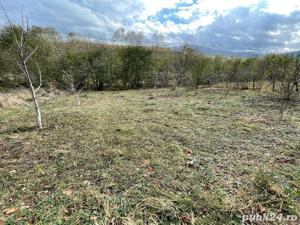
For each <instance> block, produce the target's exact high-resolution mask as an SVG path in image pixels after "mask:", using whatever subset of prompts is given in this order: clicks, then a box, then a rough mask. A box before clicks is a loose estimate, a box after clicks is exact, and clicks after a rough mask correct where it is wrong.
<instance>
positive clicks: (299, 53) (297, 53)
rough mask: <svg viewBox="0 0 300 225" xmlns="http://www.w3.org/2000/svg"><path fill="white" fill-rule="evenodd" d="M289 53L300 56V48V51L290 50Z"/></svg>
mask: <svg viewBox="0 0 300 225" xmlns="http://www.w3.org/2000/svg"><path fill="white" fill-rule="evenodd" d="M289 54H291V55H293V56H298V55H299V56H300V50H299V51H295V52H289Z"/></svg>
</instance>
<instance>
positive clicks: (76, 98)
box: [74, 93, 81, 106]
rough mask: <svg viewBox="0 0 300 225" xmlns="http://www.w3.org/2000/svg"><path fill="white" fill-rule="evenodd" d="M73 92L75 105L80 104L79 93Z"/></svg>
mask: <svg viewBox="0 0 300 225" xmlns="http://www.w3.org/2000/svg"><path fill="white" fill-rule="evenodd" d="M74 94H75V100H76V105H77V106H80V103H81V102H80V97H79V93H74Z"/></svg>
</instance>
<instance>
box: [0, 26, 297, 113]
mask: <svg viewBox="0 0 300 225" xmlns="http://www.w3.org/2000/svg"><path fill="white" fill-rule="evenodd" d="M163 38H164V37H163V36H162V35H160V34H154V35H153V37H152V39H153V42H152V43H153V44H152V45H151V46H150V45H147V46H145V45H144V46H143V45H141V43H142V39H143V35H142V34H141V33H135V32H130V31H125V30H124V29H119V30H117V31H116V32H115V33H114V35H113V37H112V42H115V44H100V43H95V42H91V41H88V40H83V39H81V38H79V37H77V36H76V34H74V33H70V34H68V36H67V37H66V38H61V37H60V35H59V34H58V33H57V32H56V31H55V29H53V28H42V27H37V26H31V27H29V26H25V25H24V22H23V23H22V25H15V24H13V23H9V24H8V25H7V26H5V27H3V29H1V31H0V87H16V86H24V87H29V88H30V89H31V90H32V93H33V95H35V94H36V92H37V91H38V89H39V88H40V87H41V86H43V87H47V86H50V85H54V86H55V87H57V88H61V89H66V90H69V91H71V92H73V93H74V95H75V96H77V104H78V105H79V104H80V100H79V93H80V92H81V91H82V90H121V89H140V88H164V87H172V88H176V87H189V88H198V87H199V86H201V85H206V86H210V87H211V86H212V85H215V84H219V83H222V84H224V85H225V86H226V87H227V88H237V89H250V88H251V89H253V90H260V89H261V87H262V84H264V83H266V82H268V83H270V84H271V87H272V90H273V91H279V92H280V93H281V94H282V99H285V100H288V99H291V97H292V95H293V94H295V93H297V92H298V90H299V87H298V86H299V81H300V56H297V55H291V54H270V55H266V56H264V57H257V58H248V59H243V58H236V57H235V58H234V57H221V56H215V57H212V56H206V55H203V54H200V53H197V52H196V51H194V50H193V49H192V48H190V47H189V46H188V45H183V46H181V48H180V49H173V50H172V49H167V48H163V47H162V45H163V44H162V42H163ZM121 43H123V44H121ZM124 43H126V44H124ZM16 62H17V64H16ZM24 75H25V76H24ZM33 99H35V97H34V96H33ZM283 108H284V104H283Z"/></svg>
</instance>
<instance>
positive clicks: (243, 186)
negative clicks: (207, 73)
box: [0, 89, 300, 225]
mask: <svg viewBox="0 0 300 225" xmlns="http://www.w3.org/2000/svg"><path fill="white" fill-rule="evenodd" d="M42 112H43V116H44V124H45V129H43V130H42V131H37V130H35V129H34V128H33V127H34V120H33V119H34V114H33V112H32V110H31V109H29V108H28V107H22V106H21V107H16V108H7V109H1V110H0V177H1V180H0V209H1V210H3V209H7V208H17V209H18V211H17V212H15V213H13V214H12V215H9V216H8V215H4V214H3V215H2V216H3V217H5V220H6V222H7V224H28V223H29V224H43V225H44V224H96V223H98V224H241V215H242V214H243V213H250V212H251V211H255V212H262V211H263V210H267V211H268V212H275V213H283V214H284V215H287V214H298V213H299V209H300V206H299V197H300V193H299V190H300V168H299V154H298V153H299V151H300V149H299V148H300V141H299V140H300V111H299V105H297V104H296V105H294V106H293V108H290V109H289V111H288V113H287V116H286V119H285V120H283V121H279V117H280V115H279V109H278V102H276V101H274V100H273V99H272V98H270V97H268V96H263V95H258V94H257V93H255V92H251V91H225V90H222V89H212V90H210V89H203V90H198V91H197V92H195V91H186V90H183V89H179V90H176V91H170V90H142V91H124V92H98V93H95V92H91V93H84V94H83V96H82V106H81V107H75V106H74V99H73V97H72V96H64V97H59V98H53V99H46V100H45V102H44V103H43V104H42ZM0 218H1V214H0Z"/></svg>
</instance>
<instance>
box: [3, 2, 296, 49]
mask: <svg viewBox="0 0 300 225" xmlns="http://www.w3.org/2000/svg"><path fill="white" fill-rule="evenodd" d="M0 4H2V5H3V6H4V7H5V9H6V11H7V12H8V13H9V15H10V16H12V17H17V16H19V15H20V14H21V5H23V11H24V14H25V15H27V16H28V17H29V20H30V22H31V24H34V25H41V26H51V27H55V28H56V29H57V30H58V31H59V32H61V33H68V32H76V33H77V34H79V35H81V36H84V37H89V38H94V39H104V38H106V39H107V40H109V39H110V38H111V35H112V32H113V31H115V30H116V29H118V28H120V27H124V28H125V29H127V30H134V31H141V32H143V33H144V35H145V36H146V37H147V36H149V37H150V36H151V34H153V33H155V32H159V33H163V34H164V35H165V36H166V37H167V38H166V42H168V43H169V44H170V45H173V46H178V45H180V44H182V43H190V44H195V45H201V46H204V47H209V48H215V49H224V50H233V51H235V50H236V51H238V50H242V51H254V52H257V53H269V52H286V51H294V50H300V0H1V2H0ZM1 20H2V23H3V16H2V17H1V18H0V22H1Z"/></svg>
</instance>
